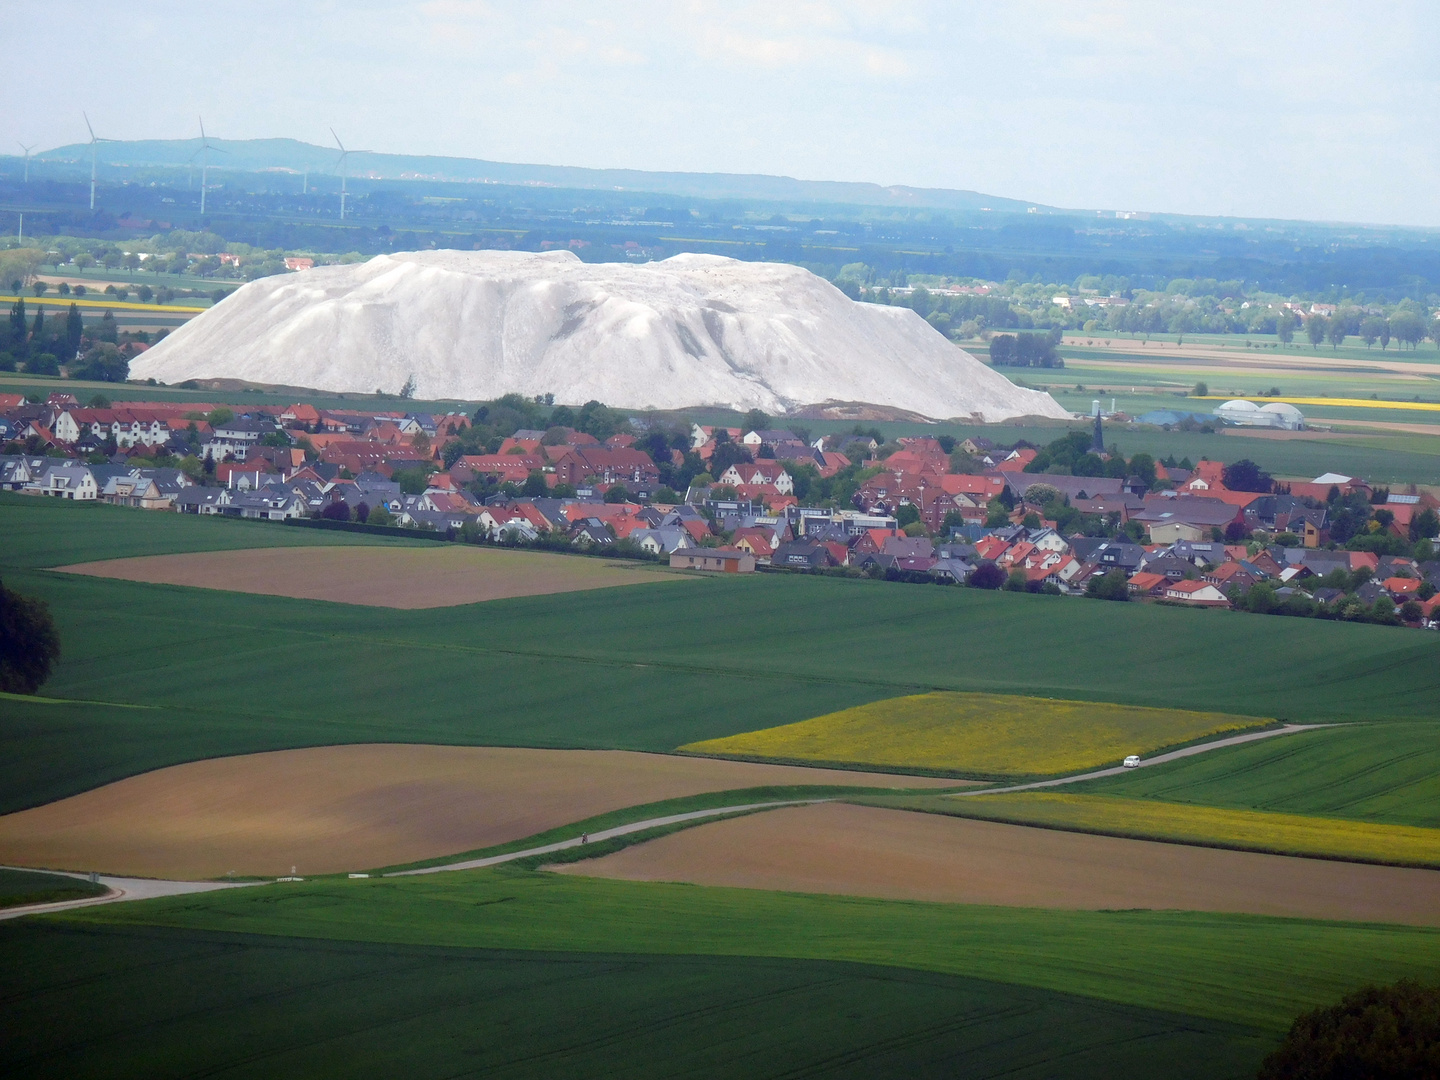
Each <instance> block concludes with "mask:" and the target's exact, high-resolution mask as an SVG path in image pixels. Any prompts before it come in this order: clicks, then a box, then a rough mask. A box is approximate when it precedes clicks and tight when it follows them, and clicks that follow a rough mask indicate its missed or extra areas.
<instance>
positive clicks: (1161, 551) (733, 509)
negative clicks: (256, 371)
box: [0, 393, 1440, 629]
mask: <svg viewBox="0 0 1440 1080" xmlns="http://www.w3.org/2000/svg"><path fill="white" fill-rule="evenodd" d="M542 404H543V403H532V402H522V401H519V400H516V401H513V402H509V403H508V404H507V403H506V399H501V401H500V402H497V403H495V405H496V409H495V411H494V413H493V414H492V412H491V410H490V409H488V408H487V407H485V406H482V407H481V409H480V410H478V411H477V412H475V413H474V414H466V413H462V412H455V413H449V414H445V415H436V414H431V413H422V412H401V411H373V410H354V411H347V410H335V409H317V408H316V407H314V406H312V405H308V404H303V403H299V404H295V405H291V406H289V407H288V408H287V407H278V406H261V407H256V408H251V409H245V410H241V411H238V412H237V411H235V409H233V408H232V407H230V406H225V405H218V404H202V405H195V404H184V405H181V404H176V403H173V402H135V403H124V404H121V405H116V406H114V407H111V406H110V405H109V404H108V403H103V404H102V403H100V402H95V403H92V404H90V405H86V406H82V405H81V404H80V403H79V402H78V401H77V400H76V399H75V398H74V397H73V396H72V395H68V394H63V393H56V394H52V395H50V397H49V398H48V399H47V400H46V401H44V402H27V401H26V400H25V399H23V398H21V397H19V396H18V395H10V396H0V442H3V445H4V448H5V451H6V452H5V454H4V455H3V456H0V490H6V491H13V492H19V493H22V494H29V495H36V496H40V497H48V498H57V499H67V500H76V501H93V502H97V503H108V504H112V505H117V506H128V507H135V508H140V509H146V510H155V511H168V512H174V513H184V514H204V515H219V516H225V517H236V518H246V519H258V520H265V521H277V522H286V521H297V522H307V523H309V524H312V525H316V526H320V527H330V528H341V529H344V528H352V529H363V530H366V531H370V530H372V529H377V528H387V529H388V528H398V529H413V530H423V531H426V532H433V533H436V534H439V535H441V536H444V537H445V538H446V539H451V540H457V541H462V542H471V543H499V544H509V545H516V546H544V547H547V548H549V549H552V550H554V549H557V548H573V549H575V550H578V551H584V552H588V553H591V554H612V555H616V556H622V557H631V558H651V559H656V560H668V561H669V563H670V565H671V566H673V567H676V568H682V569H692V570H701V571H715V572H722V573H751V572H755V571H757V570H770V571H781V570H784V571H806V572H815V573H831V574H837V575H846V576H861V575H863V576H868V577H880V578H886V579H889V580H898V581H913V582H938V583H946V584H953V585H968V586H971V587H976V588H989V589H1008V590H1011V591H1019V592H1031V593H1048V594H1058V595H1069V596H1088V597H1091V598H1100V599H1109V600H1130V601H1144V602H1155V603H1163V604H1174V605H1180V606H1186V607H1200V608H1240V609H1243V610H1247V611H1253V612H1257V613H1267V614H1268V613H1276V614H1286V615H1300V616H1319V617H1328V618H1343V619H1348V620H1355V621H1376V622H1385V623H1390V624H1404V625H1408V626H1412V627H1417V628H1426V629H1437V628H1440V600H1437V598H1436V597H1437V587H1440V561H1437V560H1436V558H1435V552H1434V546H1433V545H1432V543H1431V540H1433V539H1434V538H1435V536H1436V535H1437V533H1440V517H1437V510H1440V500H1437V499H1436V498H1435V496H1434V495H1433V494H1431V493H1429V492H1427V491H1424V490H1420V489H1413V490H1410V491H1394V490H1387V489H1385V488H1377V487H1374V486H1372V485H1370V484H1368V483H1366V482H1365V481H1364V480H1363V479H1360V478H1357V477H1351V476H1345V475H1340V474H1336V473H1326V474H1323V475H1320V476H1317V477H1315V478H1314V479H1313V480H1310V481H1308V482H1298V481H1290V482H1284V481H1279V482H1277V481H1273V480H1271V479H1270V478H1269V477H1267V476H1265V474H1263V473H1261V472H1260V471H1259V470H1258V469H1257V468H1256V467H1255V466H1254V465H1253V463H1250V462H1237V463H1234V464H1232V465H1230V466H1227V465H1225V464H1223V463H1221V462H1216V461H1203V460H1202V461H1200V462H1199V463H1194V464H1192V463H1190V462H1188V461H1182V462H1179V463H1176V462H1173V461H1168V460H1167V461H1165V462H1155V461H1153V459H1151V458H1150V457H1149V455H1144V454H1141V455H1136V456H1135V457H1133V458H1131V459H1130V460H1129V461H1128V462H1127V461H1126V460H1125V459H1124V458H1112V457H1111V456H1110V455H1109V454H1107V453H1106V452H1105V450H1104V444H1103V433H1102V431H1101V429H1100V427H1099V425H1098V422H1097V426H1096V430H1095V433H1094V435H1093V436H1092V435H1090V434H1089V433H1087V432H1081V431H1072V432H1070V433H1069V434H1068V435H1066V436H1064V437H1062V438H1060V439H1057V440H1056V441H1055V442H1053V443H1051V444H1050V445H1049V446H1046V447H1034V446H1030V445H1028V444H1025V445H1017V446H1013V447H1000V446H996V445H994V444H992V443H991V442H989V441H988V440H986V439H983V438H978V437H977V438H970V439H965V440H961V441H959V442H958V443H957V442H956V440H954V439H953V438H949V437H944V436H942V437H939V438H930V437H911V438H900V439H897V440H895V441H893V442H882V441H881V439H882V438H883V436H881V434H880V433H879V432H878V431H874V430H872V431H869V432H866V431H864V430H862V429H860V428H859V427H857V428H856V429H855V430H854V431H852V432H849V433H843V434H839V435H834V434H832V435H826V436H822V437H819V438H814V439H810V438H808V435H809V433H808V432H805V431H804V429H801V432H800V433H797V432H795V431H791V430H788V429H774V428H768V427H760V428H754V429H746V428H743V427H734V428H724V427H709V426H701V425H691V426H690V430H689V431H688V432H685V431H683V429H678V428H677V429H674V430H670V431H660V430H655V431H650V430H647V426H646V424H645V422H644V421H641V420H636V419H628V420H625V419H622V420H619V422H617V417H618V414H616V415H615V416H612V417H610V419H609V422H608V423H605V424H603V425H602V426H601V427H600V428H599V429H598V430H599V431H600V434H604V433H605V430H607V429H608V428H611V427H614V428H618V430H616V431H615V432H614V433H613V434H609V435H608V436H607V437H605V438H603V439H602V438H598V437H597V436H596V435H595V434H590V433H587V432H586V431H584V430H580V428H581V427H583V426H586V424H587V423H588V420H589V419H593V417H594V416H596V415H599V414H600V413H605V412H608V410H604V407H603V406H599V405H598V403H592V405H590V406H586V408H585V409H584V410H580V414H579V415H578V416H577V415H576V414H575V413H573V412H572V411H571V410H568V409H565V407H564V406H561V407H558V408H557V409H555V411H554V417H555V418H557V419H570V420H574V421H576V426H567V425H565V424H554V425H551V426H549V427H547V428H545V429H543V430H542V429H540V428H538V427H537V428H526V427H519V426H516V418H517V417H523V416H524V415H529V413H526V412H525V410H527V409H528V410H530V413H534V414H536V415H538V413H536V412H535V410H536V409H538V408H539V406H540V405H542ZM517 406H518V407H522V408H520V410H519V411H517V410H516V407H517ZM592 407H593V408H592ZM562 410H563V412H562ZM587 410H589V412H587ZM506 417H508V418H509V419H510V422H509V423H506V422H505V418H506ZM755 419H756V420H757V421H758V420H761V419H764V418H763V417H755ZM487 421H488V422H489V426H483V427H482V426H480V425H482V424H483V423H485V422H487ZM496 424H498V425H499V429H500V430H505V429H507V428H508V429H509V430H508V431H507V432H506V433H505V434H504V435H498V434H494V431H495V425H496ZM589 426H591V427H594V426H595V425H594V424H590V425H589ZM477 434H478V435H479V436H486V435H488V438H484V440H483V441H481V439H480V438H477ZM1086 474H1089V475H1086ZM671 485H678V486H673V487H672V486H671Z"/></svg>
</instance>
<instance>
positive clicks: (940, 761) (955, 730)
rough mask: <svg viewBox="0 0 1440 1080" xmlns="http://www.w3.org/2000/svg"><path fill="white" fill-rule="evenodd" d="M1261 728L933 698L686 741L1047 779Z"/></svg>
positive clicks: (806, 757) (699, 746)
mask: <svg viewBox="0 0 1440 1080" xmlns="http://www.w3.org/2000/svg"><path fill="white" fill-rule="evenodd" d="M1264 723H1265V721H1263V720H1259V719H1256V718H1253V717H1243V716H1232V715H1230V714H1228V713H1203V712H1186V711H1184V710H1180V709H1146V708H1140V707H1137V706H1133V705H1112V704H1109V703H1106V702H1095V701H1064V700H1054V699H1051V698H1034V697H1018V696H1014V695H1008V694H961V693H952V692H937V693H930V694H915V695H912V696H909V697H900V698H890V699H888V700H885V701H876V702H872V703H871V704H869V705H859V706H856V707H855V708H853V709H845V710H843V711H842V712H837V713H830V714H828V715H826V716H817V717H815V718H814V719H811V720H802V721H800V722H799V723H795V724H785V725H783V726H781V727H773V728H765V729H763V730H760V731H749V732H745V733H744V734H741V735H731V736H728V737H726V738H723V739H707V740H705V741H704V742H696V743H690V744H689V745H687V746H682V747H681V748H680V749H681V750H689V751H693V752H695V753H701V754H724V755H736V756H742V757H761V758H786V759H790V760H795V761H826V762H849V763H853V764H863V765H884V766H889V767H892V768H895V767H905V766H909V767H912V768H925V769H946V770H953V771H956V772H962V773H971V774H975V775H981V776H1005V775H1050V774H1055V773H1067V772H1075V771H1078V770H1081V769H1090V768H1097V767H1100V766H1103V765H1114V764H1118V763H1119V762H1120V759H1121V758H1123V757H1125V756H1126V755H1127V754H1145V753H1148V752H1151V751H1154V750H1157V749H1159V748H1161V747H1164V746H1175V745H1177V744H1179V743H1187V742H1192V741H1193V740H1195V739H1199V738H1202V737H1204V736H1206V735H1213V734H1216V733H1219V732H1228V731H1236V730H1238V729H1241V728H1246V727H1254V726H1257V725H1260V724H1264Z"/></svg>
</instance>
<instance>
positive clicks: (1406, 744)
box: [1067, 723, 1440, 828]
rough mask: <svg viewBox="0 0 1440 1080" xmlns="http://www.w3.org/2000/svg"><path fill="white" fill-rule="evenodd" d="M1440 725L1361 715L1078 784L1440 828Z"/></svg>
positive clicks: (1152, 796) (1184, 799)
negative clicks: (1362, 720)
mask: <svg viewBox="0 0 1440 1080" xmlns="http://www.w3.org/2000/svg"><path fill="white" fill-rule="evenodd" d="M1437 736H1440V732H1437V730H1436V728H1435V726H1434V725H1433V724H1404V723H1401V724H1386V725H1383V726H1382V725H1369V724H1357V725H1355V726H1353V727H1352V726H1346V727H1340V728H1331V729H1325V730H1320V731H1311V732H1303V733H1301V734H1299V735H1287V736H1286V737H1285V738H1283V739H1272V740H1267V741H1264V742H1258V743H1252V744H1250V745H1248V746H1237V747H1235V748H1233V749H1231V750H1227V751H1225V752H1223V753H1218V754H1202V755H1199V756H1198V757H1192V758H1185V759H1183V760H1181V761H1175V762H1171V763H1169V764H1166V765H1156V766H1153V767H1151V768H1147V769H1142V770H1139V771H1137V772H1132V773H1128V774H1126V775H1124V776H1115V777H1106V778H1105V779H1102V780H1091V781H1088V782H1086V783H1083V784H1076V785H1074V786H1073V787H1071V788H1068V789H1067V790H1069V791H1075V792H1086V791H1089V792H1096V793H1104V794H1106V795H1128V796H1132V797H1136V798H1148V799H1163V800H1165V801H1167V802H1189V803H1204V804H1205V805H1207V806H1230V807H1237V808H1242V809H1247V810H1276V811H1281V812H1284V813H1289V814H1316V815H1319V816H1321V817H1338V818H1354V819H1356V820H1359V821H1378V822H1387V823H1390V824H1395V825H1421V826H1425V827H1427V828H1440V737H1437Z"/></svg>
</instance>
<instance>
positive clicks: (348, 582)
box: [58, 544, 683, 608]
mask: <svg viewBox="0 0 1440 1080" xmlns="http://www.w3.org/2000/svg"><path fill="white" fill-rule="evenodd" d="M58 569H60V570H63V571H66V572H68V573H71V574H88V575H90V576H92V577H108V578H120V579H121V580H124V581H143V582H147V583H149V584H153V585H189V586H193V587H195V588H200V589H225V590H228V591H230V592H244V593H262V594H264V595H267V596H288V597H292V598H295V599H304V600H332V601H335V602H336V603H341V604H368V605H371V606H374V607H391V608H436V607H454V606H456V605H458V604H474V603H478V602H480V601H482V600H501V599H504V598H506V597H511V596H539V595H542V594H545V593H562V592H577V591H579V590H582V589H607V588H611V587H613V586H616V585H640V584H645V583H648V582H659V581H666V580H670V581H677V580H683V579H681V578H680V577H678V576H675V577H672V576H671V575H670V574H669V571H668V569H667V568H663V567H660V566H656V565H654V564H651V563H635V562H627V561H623V560H618V559H617V560H607V559H591V558H583V557H581V556H577V555H552V554H550V553H548V552H540V551H508V550H503V549H496V548H479V547H472V546H469V545H462V544H446V545H444V546H440V545H436V546H434V547H429V546H427V547H312V548H252V549H247V550H243V551H204V552H193V553H187V554H184V555H145V556H141V557H139V558H133V559H108V560H106V561H104V562H92V563H77V564H76V565H74V566H62V567H59V568H58Z"/></svg>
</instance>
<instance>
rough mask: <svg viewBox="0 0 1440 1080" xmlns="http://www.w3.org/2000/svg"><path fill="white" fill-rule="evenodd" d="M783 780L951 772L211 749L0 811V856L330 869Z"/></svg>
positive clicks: (405, 858)
mask: <svg viewBox="0 0 1440 1080" xmlns="http://www.w3.org/2000/svg"><path fill="white" fill-rule="evenodd" d="M786 784H846V785H855V786H859V787H885V788H899V787H914V788H922V787H923V788H935V787H955V786H956V784H955V781H953V780H937V779H929V778H924V777H915V776H888V775H882V774H879V773H853V772H840V771H837V770H833V769H808V768H803V767H800V766H782V765H757V764H749V763H745V762H736V761H715V760H711V759H708V758H691V757H671V756H667V755H663V754H640V753H632V752H628V751H620V750H529V749H519V748H508V747H475V746H405V745H393V744H378V745H375V744H372V745H356V746H331V747H315V748H311V749H305V750H281V751H276V752H274V753H268V754H247V755H243V756H240V757H229V758H214V759H211V760H209V761H196V762H191V763H190V764H186V765H175V766H172V767H171V768H168V769H159V770H157V771H155V772H151V773H145V774H143V775H141V776H132V777H129V778H128V779H125V780H120V781H118V782H116V783H113V784H107V785H106V786H105V787H102V788H97V789H95V790H94V791H88V792H85V793H84V794H83V795H75V796H72V797H71V798H68V799H62V800H61V801H59V802H54V803H50V804H49V805H47V806H40V807H35V808H34V809H30V810H22V811H20V812H19V813H15V814H7V815H5V816H3V817H0V864H4V865H10V866H34V867H47V868H51V869H56V870H81V871H84V870H100V871H104V872H106V873H112V874H122V875H133V876H137V877H163V878H211V877H220V876H222V875H224V874H226V873H228V872H230V871H232V870H233V871H234V872H235V873H236V874H240V875H255V876H270V875H276V874H283V873H289V871H290V867H291V866H294V867H296V868H297V869H298V871H299V873H300V874H302V875H303V874H324V873H338V872H341V871H351V870H365V869H369V868H373V867H378V866H392V865H395V864H397V863H404V862H418V861H421V860H424V859H432V858H439V857H441V856H445V855H452V854H458V853H461V852H467V851H474V850H477V849H479V848H485V847H490V846H492V845H495V844H503V843H506V842H508V841H511V840H519V839H523V838H524V837H527V836H533V835H534V834H536V833H539V832H544V831H545V830H547V829H553V828H558V827H559V826H561V825H566V824H569V823H570V822H574V821H581V820H583V819H585V818H587V817H592V816H594V815H596V814H602V813H607V812H609V811H613V810H621V809H624V808H625V807H627V806H635V805H637V804H641V803H649V802H657V801H659V800H661V799H673V798H678V797H680V796H684V795H698V794H701V793H703V792H707V791H725V790H729V789H732V788H747V787H761V786H768V785H786Z"/></svg>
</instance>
